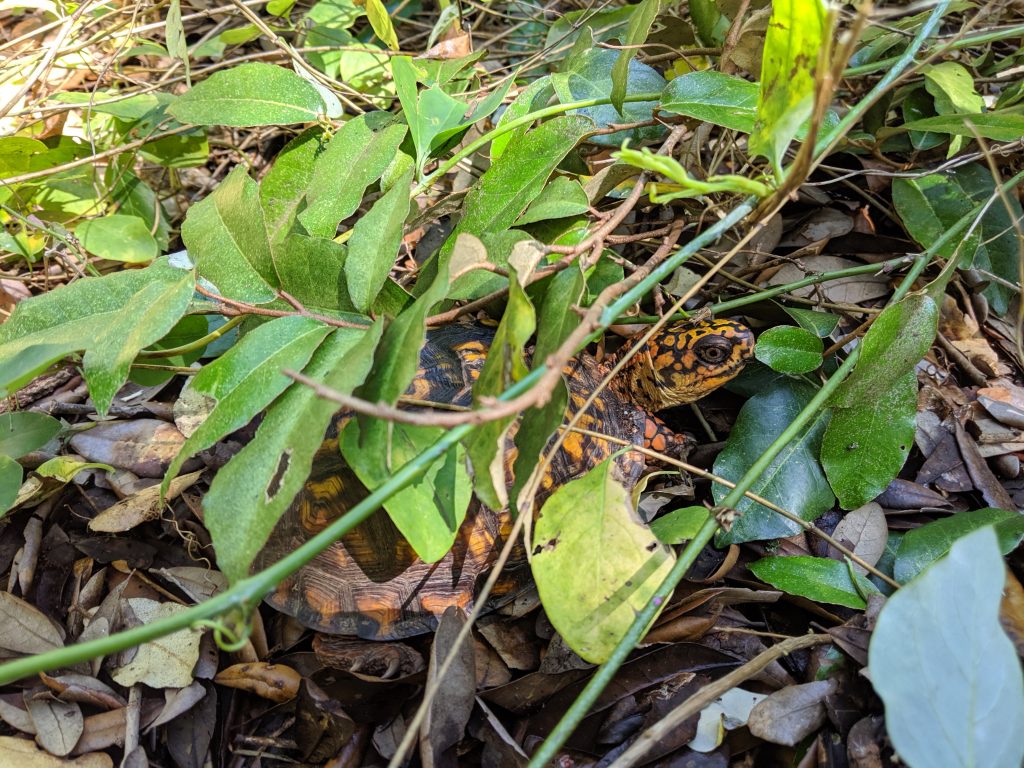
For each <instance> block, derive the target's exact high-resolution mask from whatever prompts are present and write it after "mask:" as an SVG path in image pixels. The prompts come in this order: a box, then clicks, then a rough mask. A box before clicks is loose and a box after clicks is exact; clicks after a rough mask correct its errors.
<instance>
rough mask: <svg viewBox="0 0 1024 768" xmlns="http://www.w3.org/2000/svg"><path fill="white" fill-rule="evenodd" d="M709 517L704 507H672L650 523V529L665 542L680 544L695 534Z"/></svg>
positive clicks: (709, 514)
mask: <svg viewBox="0 0 1024 768" xmlns="http://www.w3.org/2000/svg"><path fill="white" fill-rule="evenodd" d="M710 517H711V513H710V512H708V510H707V509H706V508H705V507H683V508H682V509H674V510H672V511H671V512H669V513H668V514H667V515H662V516H661V517H659V518H658V519H657V520H655V521H654V522H653V523H651V531H652V532H653V533H654V535H655V536H657V537H658V539H659V540H660V541H663V542H664V543H665V544H682V543H684V542H687V541H689V540H690V539H692V538H693V537H694V536H696V535H697V532H698V531H699V530H700V529H701V528H703V527H704V524H705V523H706V522H707V521H708V519H709V518H710Z"/></svg>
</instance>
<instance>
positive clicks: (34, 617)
mask: <svg viewBox="0 0 1024 768" xmlns="http://www.w3.org/2000/svg"><path fill="white" fill-rule="evenodd" d="M63 647H64V632H63V630H61V629H60V628H59V627H57V626H56V625H55V624H54V623H53V622H52V621H50V620H49V619H48V618H47V617H46V616H45V614H43V612H42V611H40V610H39V609H38V608H36V607H35V606H32V605H29V604H28V603H26V602H25V601H24V600H22V599H20V598H17V597H15V596H14V595H12V594H10V593H8V592H0V648H4V649H6V650H8V651H14V652H15V653H43V652H44V651H52V650H54V649H56V648H63Z"/></svg>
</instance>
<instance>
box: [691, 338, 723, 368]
mask: <svg viewBox="0 0 1024 768" xmlns="http://www.w3.org/2000/svg"><path fill="white" fill-rule="evenodd" d="M694 351H695V352H696V353H697V357H698V358H700V361H701V362H702V363H704V364H706V365H719V364H721V363H723V362H725V361H726V359H728V357H729V354H730V353H731V352H732V344H730V343H729V342H728V341H726V340H725V339H722V338H716V337H710V338H706V339H701V340H700V341H699V342H697V346H696V348H695V350H694Z"/></svg>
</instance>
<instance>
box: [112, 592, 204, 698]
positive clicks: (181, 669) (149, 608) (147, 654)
mask: <svg viewBox="0 0 1024 768" xmlns="http://www.w3.org/2000/svg"><path fill="white" fill-rule="evenodd" d="M128 605H129V606H130V607H131V609H132V611H133V612H134V613H135V615H136V617H138V619H139V620H140V621H141V622H142V623H144V624H149V623H151V622H154V621H157V620H159V619H162V618H165V617H167V616H171V615H173V614H175V613H180V612H181V611H185V610H188V609H187V608H186V607H185V606H183V605H176V604H175V603H158V602H157V601H155V600H148V599H146V598H142V597H137V598H130V599H129V600H128ZM200 637H202V633H201V632H199V631H198V630H195V629H191V628H189V629H181V630H178V631H177V632H172V633H171V634H169V635H167V636H166V637H161V638H160V639H158V640H153V641H151V642H148V643H144V644H143V645H141V646H139V650H138V653H137V654H135V658H134V659H132V660H131V661H130V662H128V663H127V664H125V665H124V666H123V667H120V668H119V669H116V670H114V671H112V672H111V674H110V676H111V677H112V678H113V679H114V682H116V683H117V684H118V685H123V686H125V687H126V688H128V687H131V686H133V685H135V684H137V683H145V684H146V685H148V686H149V687H150V688H184V687H186V686H187V685H190V684H191V683H192V668H193V667H195V665H196V661H198V660H199V639H200Z"/></svg>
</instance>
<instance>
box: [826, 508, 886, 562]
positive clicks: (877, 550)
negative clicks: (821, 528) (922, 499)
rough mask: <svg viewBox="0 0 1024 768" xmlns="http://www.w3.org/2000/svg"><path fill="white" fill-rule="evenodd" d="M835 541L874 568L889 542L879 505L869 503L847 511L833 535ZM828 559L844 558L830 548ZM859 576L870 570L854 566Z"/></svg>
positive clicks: (883, 516) (837, 551)
mask: <svg viewBox="0 0 1024 768" xmlns="http://www.w3.org/2000/svg"><path fill="white" fill-rule="evenodd" d="M832 538H834V539H835V540H836V541H838V542H840V543H841V544H844V545H846V547H847V548H849V549H852V550H853V551H854V554H856V555H858V556H859V557H860V558H861V559H862V560H864V561H865V562H866V563H868V565H875V564H876V563H877V562H878V560H879V558H881V557H882V554H883V553H884V552H885V545H886V542H888V541H889V528H888V525H887V523H886V522H885V513H884V512H883V511H882V507H881V505H880V504H877V503H875V502H873V501H869V502H868V503H867V504H865V505H864V506H863V507H858V508H857V509H854V510H852V511H851V512H848V513H847V514H846V516H844V517H843V519H842V520H840V521H839V525H837V526H836V528H835V530H834V531H833V532H832ZM829 556H830V557H834V558H835V559H837V560H839V559H842V555H841V554H840V552H839V550H837V549H832V548H830V549H829ZM852 565H853V567H854V568H855V569H856V570H857V572H858V573H861V574H866V573H867V571H866V570H865V569H864V568H863V567H862V566H860V565H858V564H857V563H852Z"/></svg>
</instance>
